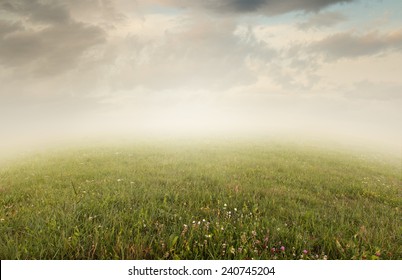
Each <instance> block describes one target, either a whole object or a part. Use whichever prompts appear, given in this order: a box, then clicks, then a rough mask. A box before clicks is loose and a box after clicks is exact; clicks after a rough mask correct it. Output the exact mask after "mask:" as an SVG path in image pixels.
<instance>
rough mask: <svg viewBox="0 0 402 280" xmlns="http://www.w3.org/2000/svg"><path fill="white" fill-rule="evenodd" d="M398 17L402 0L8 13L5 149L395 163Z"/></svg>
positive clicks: (123, 2) (131, 5)
mask: <svg viewBox="0 0 402 280" xmlns="http://www.w3.org/2000/svg"><path fill="white" fill-rule="evenodd" d="M400 11H402V1H396V0H395V1H390V0H383V1H380V0H367V1H363V0H343V1H337V0H297V1H283V0H248V1H246V0H222V1H214V0H203V1H198V0H147V1H146V0H137V1H135V0H70V1H57V0H43V1H41V0H0V133H1V134H0V139H2V140H0V141H2V144H3V146H6V145H9V144H5V143H11V144H12V143H17V142H18V141H31V140H33V139H39V138H41V137H42V138H46V137H52V136H57V137H64V136H67V135H68V136H72V135H91V134H96V133H100V132H104V133H110V134H111V135H112V134H114V133H122V132H126V133H142V132H144V133H146V132H160V133H173V134H174V133H176V132H180V133H184V134H186V133H196V134H200V135H202V134H208V133H211V132H214V133H217V132H220V133H228V132H234V131H235V132H237V133H239V134H252V133H256V134H258V133H261V132H264V133H265V132H266V133H276V132H278V131H282V132H283V131H285V132H290V133H292V132H294V133H302V134H303V133H304V134H305V135H308V134H309V133H317V134H321V135H323V136H329V137H332V136H334V137H335V136H336V135H339V136H349V137H352V138H361V139H365V140H368V141H377V142H378V143H383V144H384V145H389V146H390V147H396V148H398V147H399V149H400V143H401V142H402V110H401V108H402V78H401V77H402V18H401V17H400ZM17 139H18V141H17Z"/></svg>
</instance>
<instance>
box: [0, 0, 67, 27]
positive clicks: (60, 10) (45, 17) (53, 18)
mask: <svg viewBox="0 0 402 280" xmlns="http://www.w3.org/2000/svg"><path fill="white" fill-rule="evenodd" d="M0 7H1V8H3V9H4V10H5V11H7V12H10V13H14V14H16V15H19V16H27V17H28V18H29V20H31V21H33V22H37V23H51V24H55V23H66V22H68V21H69V20H70V14H69V12H68V10H67V7H66V6H65V5H63V4H61V3H60V2H59V1H50V2H43V1H38V0H13V1H4V2H3V3H2V5H1V6H0Z"/></svg>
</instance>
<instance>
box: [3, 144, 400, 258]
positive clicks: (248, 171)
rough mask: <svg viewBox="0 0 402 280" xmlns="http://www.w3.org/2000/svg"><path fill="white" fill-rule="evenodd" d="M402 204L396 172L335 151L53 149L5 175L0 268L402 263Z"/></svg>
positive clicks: (159, 147) (255, 146)
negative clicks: (67, 262) (196, 262)
mask: <svg viewBox="0 0 402 280" xmlns="http://www.w3.org/2000/svg"><path fill="white" fill-rule="evenodd" d="M182 144H183V143H182ZM401 202H402V199H401V169H400V166H398V165H395V164H391V163H388V162H386V161H380V160H379V159H378V160H374V159H369V158H364V157H361V156H358V155H357V154H353V153H351V154H349V153H346V152H340V151H336V150H328V149H315V148H306V147H300V146H299V147H298V146H295V145H279V144H258V143H254V144H251V143H243V144H233V143H232V144H227V145H226V144H222V143H221V144H216V143H215V144H202V145H196V144H194V145H192V144H186V145H181V144H177V145H174V144H170V145H151V144H148V145H146V144H142V145H141V144H135V145H132V146H129V145H123V146H113V145H109V146H104V147H100V146H98V147H92V148H89V147H86V148H81V149H80V148H76V149H71V150H68V151H63V152H53V153H51V152H50V151H49V152H47V153H41V154H36V155H33V156H29V157H28V156H27V157H26V158H24V159H20V160H19V162H15V163H13V164H8V165H6V166H3V167H2V168H0V220H1V221H0V258H1V259H300V258H303V259H401V258H402V252H401V246H402V245H401V236H402V234H401V233H402V226H401V216H400V206H401Z"/></svg>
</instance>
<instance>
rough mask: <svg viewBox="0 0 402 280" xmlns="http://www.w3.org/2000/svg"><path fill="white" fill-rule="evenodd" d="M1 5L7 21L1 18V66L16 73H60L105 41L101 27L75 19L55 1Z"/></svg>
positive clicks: (6, 3) (18, 2) (16, 2)
mask: <svg viewBox="0 0 402 280" xmlns="http://www.w3.org/2000/svg"><path fill="white" fill-rule="evenodd" d="M1 7H2V8H3V11H4V12H6V14H7V17H5V18H7V20H1V21H0V65H2V66H3V67H6V68H11V69H14V70H15V71H16V73H17V72H20V74H22V73H30V74H32V75H34V76H35V75H50V76H53V75H55V74H59V73H63V72H65V71H68V70H70V69H72V68H74V67H75V66H76V64H77V63H78V61H79V60H80V58H81V57H82V56H83V54H84V53H85V52H86V51H87V50H89V49H91V48H92V47H94V46H96V45H98V44H100V43H104V42H105V41H106V36H107V34H106V33H105V32H104V31H103V29H102V28H100V27H98V26H94V25H91V24H87V23H84V22H77V21H75V20H74V19H73V18H72V17H71V16H70V13H69V11H68V9H67V7H66V6H64V5H62V4H60V3H59V2H58V1H57V2H56V1H53V2H40V1H6V2H4V3H3V4H2V6H1ZM21 76H22V75H20V78H21Z"/></svg>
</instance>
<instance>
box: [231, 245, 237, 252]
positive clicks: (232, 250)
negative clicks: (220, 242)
mask: <svg viewBox="0 0 402 280" xmlns="http://www.w3.org/2000/svg"><path fill="white" fill-rule="evenodd" d="M230 252H231V253H232V254H234V253H235V252H236V250H235V248H234V247H233V246H232V247H230Z"/></svg>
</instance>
